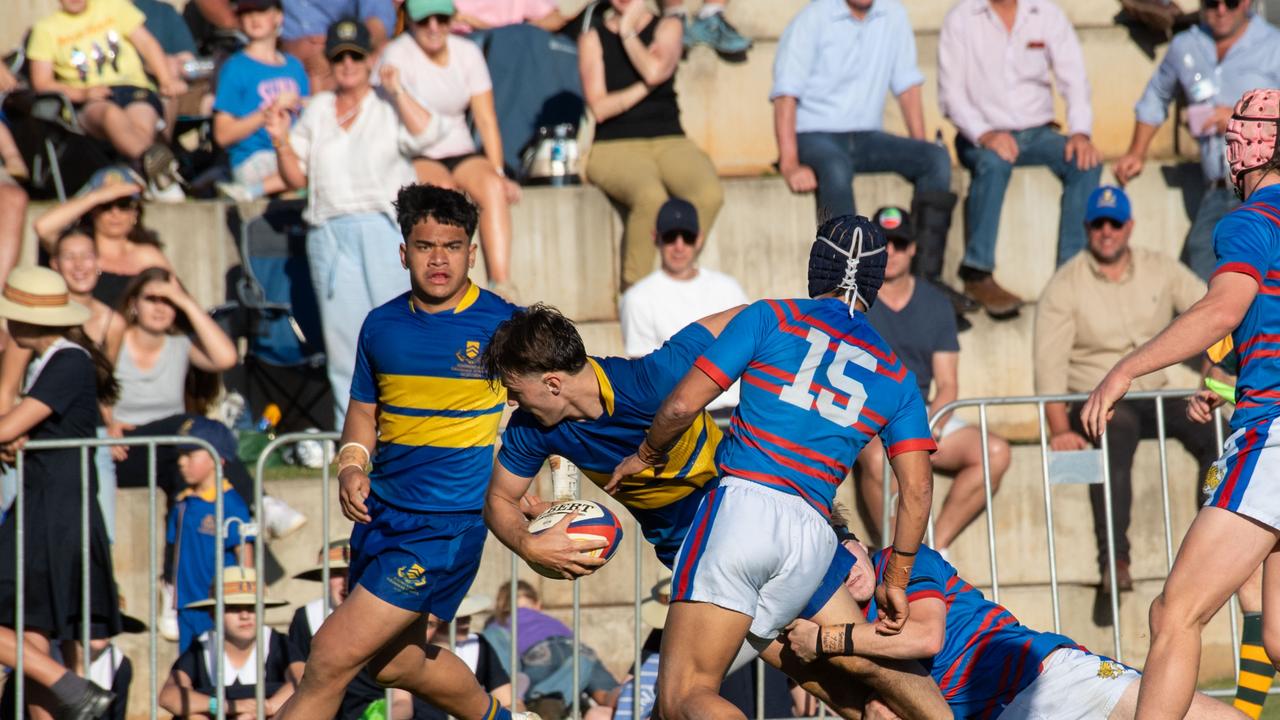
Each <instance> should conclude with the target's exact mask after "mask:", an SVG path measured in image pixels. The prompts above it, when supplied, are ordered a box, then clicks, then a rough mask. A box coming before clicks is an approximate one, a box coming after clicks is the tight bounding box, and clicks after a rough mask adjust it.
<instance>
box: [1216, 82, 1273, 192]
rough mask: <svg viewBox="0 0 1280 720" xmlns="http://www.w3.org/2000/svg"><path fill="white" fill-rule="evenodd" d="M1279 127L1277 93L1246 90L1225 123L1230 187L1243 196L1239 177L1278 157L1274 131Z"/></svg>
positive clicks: (1271, 90) (1268, 89) (1241, 181)
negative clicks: (1231, 185) (1228, 120)
mask: <svg viewBox="0 0 1280 720" xmlns="http://www.w3.org/2000/svg"><path fill="white" fill-rule="evenodd" d="M1278 124H1280V90H1277V89H1274V88H1258V89H1255V90H1250V91H1248V92H1246V93H1245V94H1244V96H1243V97H1241V98H1240V102H1238V103H1236V107H1235V110H1234V111H1233V112H1232V114H1231V120H1230V122H1228V123H1227V162H1228V163H1229V164H1230V165H1231V183H1232V184H1233V185H1235V186H1236V190H1237V192H1240V193H1243V185H1242V183H1243V176H1244V174H1245V173H1247V172H1249V171H1250V170H1256V169H1258V168H1260V167H1262V166H1263V165H1266V164H1267V163H1268V162H1270V161H1271V160H1272V159H1276V158H1278V157H1280V153H1277V148H1276V130H1277V127H1278Z"/></svg>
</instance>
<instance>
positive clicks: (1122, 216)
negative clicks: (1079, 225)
mask: <svg viewBox="0 0 1280 720" xmlns="http://www.w3.org/2000/svg"><path fill="white" fill-rule="evenodd" d="M1131 217H1133V211H1132V209H1131V207H1130V206H1129V196H1128V195H1126V194H1125V193H1124V190H1121V189H1120V188H1118V187H1116V186H1115V185H1103V186H1102V187H1099V188H1098V189H1097V190H1094V191H1093V192H1092V193H1090V195H1089V202H1088V204H1087V205H1085V211H1084V221H1085V222H1087V223H1091V222H1093V221H1094V220H1098V219H1100V218H1107V219H1109V220H1115V221H1116V222H1119V223H1126V222H1129V218H1131Z"/></svg>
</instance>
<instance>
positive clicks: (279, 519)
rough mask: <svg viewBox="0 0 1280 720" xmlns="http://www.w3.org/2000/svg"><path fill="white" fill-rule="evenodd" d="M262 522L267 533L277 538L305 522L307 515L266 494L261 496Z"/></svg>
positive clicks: (286, 534) (288, 533)
mask: <svg viewBox="0 0 1280 720" xmlns="http://www.w3.org/2000/svg"><path fill="white" fill-rule="evenodd" d="M262 514H263V516H264V517H263V518H262V521H263V523H264V524H265V525H266V526H267V534H268V535H270V536H271V537H273V538H276V539H279V538H282V537H287V536H288V535H290V534H291V533H293V532H295V531H297V529H298V528H300V527H302V526H303V525H306V524H307V516H306V515H303V514H302V513H300V512H298V511H297V510H294V509H293V508H291V507H289V505H288V503H286V502H285V501H283V500H280V499H278V498H273V497H271V496H270V495H266V496H264V497H263V498H262Z"/></svg>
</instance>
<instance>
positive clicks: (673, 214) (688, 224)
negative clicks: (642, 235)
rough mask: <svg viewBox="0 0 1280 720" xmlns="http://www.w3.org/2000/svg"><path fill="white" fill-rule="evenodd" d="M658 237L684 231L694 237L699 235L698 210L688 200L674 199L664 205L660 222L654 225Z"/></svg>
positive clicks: (659, 216)
mask: <svg viewBox="0 0 1280 720" xmlns="http://www.w3.org/2000/svg"><path fill="white" fill-rule="evenodd" d="M654 227H655V229H656V230H657V231H658V235H659V236H661V235H666V234H667V233H669V232H672V231H674V230H683V231H685V232H687V233H690V234H692V235H695V236H696V235H697V234H698V209H697V208H695V207H694V206H693V204H692V203H690V202H689V201H688V200H682V199H680V198H678V197H673V198H671V199H670V200H667V201H666V202H665V203H663V204H662V207H661V208H660V209H659V210H658V221H657V222H656V223H655V224H654Z"/></svg>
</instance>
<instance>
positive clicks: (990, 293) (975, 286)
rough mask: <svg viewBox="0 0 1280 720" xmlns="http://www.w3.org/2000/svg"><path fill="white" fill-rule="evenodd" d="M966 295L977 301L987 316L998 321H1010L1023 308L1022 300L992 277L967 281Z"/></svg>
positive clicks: (965, 286)
mask: <svg viewBox="0 0 1280 720" xmlns="http://www.w3.org/2000/svg"><path fill="white" fill-rule="evenodd" d="M964 292H965V294H966V295H968V296H970V297H972V298H973V299H974V300H977V301H978V303H979V304H980V305H982V307H983V308H984V309H986V311H987V314H988V315H990V316H991V317H992V318H994V319H996V320H1008V319H1010V318H1014V317H1017V316H1018V308H1020V307H1022V298H1019V297H1018V296H1017V295H1014V294H1013V293H1011V292H1009V291H1008V290H1005V289H1004V288H1002V287H1000V286H999V285H998V284H996V279H995V278H994V277H992V276H990V275H987V276H985V277H983V278H982V279H980V280H966V281H965V283H964Z"/></svg>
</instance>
